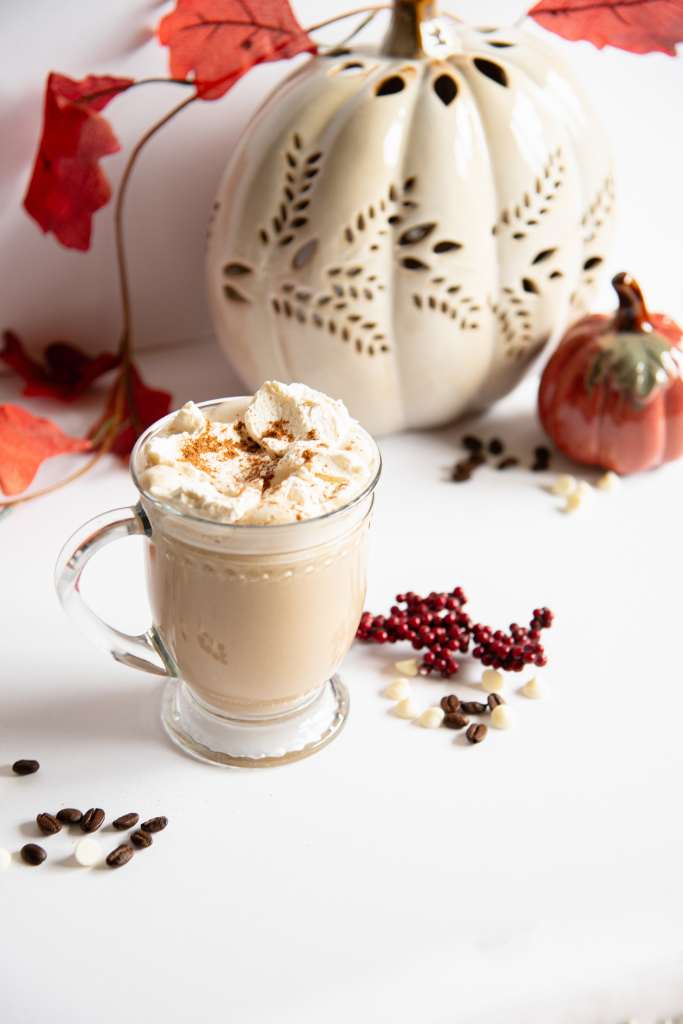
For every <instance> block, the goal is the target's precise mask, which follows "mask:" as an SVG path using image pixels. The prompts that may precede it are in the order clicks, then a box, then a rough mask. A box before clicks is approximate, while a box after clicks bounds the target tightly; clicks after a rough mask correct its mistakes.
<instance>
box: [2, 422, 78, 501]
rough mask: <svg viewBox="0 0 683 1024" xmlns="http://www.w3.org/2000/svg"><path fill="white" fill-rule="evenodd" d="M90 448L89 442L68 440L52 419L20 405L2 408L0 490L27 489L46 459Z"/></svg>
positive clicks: (76, 438) (74, 439) (11, 491)
mask: <svg viewBox="0 0 683 1024" xmlns="http://www.w3.org/2000/svg"><path fill="white" fill-rule="evenodd" d="M90 447H92V446H91V443H90V441H88V440H87V439H84V438H79V437H69V435H68V434H65V433H64V432H63V431H62V430H61V429H60V428H59V427H58V426H57V425H56V424H55V423H53V422H52V421H51V420H48V419H43V417H42V416H34V415H33V414H32V413H30V412H29V411H28V410H27V409H22V407H21V406H20V405H11V404H7V405H0V489H1V490H2V491H3V492H4V493H5V494H9V495H15V494H21V492H22V491H24V490H26V488H27V487H28V485H29V484H30V483H31V481H32V480H33V478H34V476H35V475H36V473H37V472H38V468H39V467H40V465H41V463H42V462H44V460H45V459H48V458H50V457H51V456H53V455H62V454H63V453H64V452H83V451H87V450H88V449H89V448H90Z"/></svg>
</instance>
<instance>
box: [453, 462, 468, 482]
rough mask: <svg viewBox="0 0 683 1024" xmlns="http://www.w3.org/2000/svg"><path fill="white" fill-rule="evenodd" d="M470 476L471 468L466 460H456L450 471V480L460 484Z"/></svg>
mask: <svg viewBox="0 0 683 1024" xmlns="http://www.w3.org/2000/svg"><path fill="white" fill-rule="evenodd" d="M471 476H472V468H471V466H470V465H469V463H467V462H456V464H455V466H454V467H453V469H452V471H451V480H453V482H454V483H456V484H462V483H464V482H465V480H469V478H470V477H471Z"/></svg>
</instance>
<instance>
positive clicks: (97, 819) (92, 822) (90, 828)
mask: <svg viewBox="0 0 683 1024" xmlns="http://www.w3.org/2000/svg"><path fill="white" fill-rule="evenodd" d="M103 821H104V811H103V810H102V808H101V807H91V808H90V810H88V811H86V812H85V814H84V815H83V817H82V818H81V829H82V831H83V832H97V830H98V828H99V827H100V825H101V824H102V822H103Z"/></svg>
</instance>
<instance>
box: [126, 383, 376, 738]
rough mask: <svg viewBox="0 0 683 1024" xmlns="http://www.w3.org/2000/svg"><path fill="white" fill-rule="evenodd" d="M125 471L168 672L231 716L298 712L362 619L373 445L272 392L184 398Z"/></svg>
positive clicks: (320, 408) (286, 392)
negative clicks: (137, 493)
mask: <svg viewBox="0 0 683 1024" xmlns="http://www.w3.org/2000/svg"><path fill="white" fill-rule="evenodd" d="M133 471H134V476H135V478H136V482H137V483H138V486H139V488H140V490H141V492H142V505H143V508H144V510H145V513H146V514H147V516H148V518H149V521H150V524H151V540H150V542H149V544H148V546H147V548H148V550H147V569H148V579H149V590H150V596H151V603H152V609H153V615H154V622H155V629H156V634H157V636H158V638H159V641H160V643H161V644H162V645H163V647H164V651H165V656H166V657H167V658H170V659H172V661H173V662H174V663H175V667H176V668H177V674H178V675H179V676H180V678H181V679H182V680H183V681H184V682H185V683H187V685H188V686H189V688H190V689H191V691H192V693H193V694H194V695H195V696H196V697H197V698H199V700H200V701H202V702H203V703H204V704H206V705H208V706H209V708H211V709H214V710H216V711H218V712H220V713H222V714H225V715H228V716H230V717H234V718H245V719H249V718H251V719H254V718H259V717H267V716H272V715H273V714H278V713H281V712H285V711H289V710H290V709H294V708H296V707H298V706H300V705H302V704H303V703H305V702H306V701H307V700H308V699H309V698H311V697H312V696H313V695H315V693H316V692H317V691H318V690H320V688H321V686H322V685H323V684H324V683H325V681H326V680H327V679H329V678H330V677H331V676H332V675H333V673H334V672H335V671H336V669H337V668H338V666H339V663H340V662H341V660H342V658H343V657H344V655H345V654H346V653H347V651H348V649H349V647H350V646H351V643H352V641H353V637H354V634H355V630H356V627H357V624H358V620H359V618H360V615H361V611H362V607H363V601H364V597H365V540H366V534H367V525H368V518H369V512H370V508H371V504H372V489H373V485H374V482H375V481H376V478H377V474H378V472H379V454H378V451H377V447H376V445H375V443H374V441H373V440H372V438H371V437H370V436H369V435H368V434H367V433H366V432H365V431H364V430H363V429H362V427H360V425H359V424H358V423H356V422H355V421H354V420H353V419H351V417H350V416H349V414H348V412H347V411H346V408H345V407H344V405H343V404H342V403H341V402H337V401H334V400H333V399H331V398H328V397H327V396H325V395H323V394H321V393H319V392H316V391H313V390H312V389H310V388H308V387H306V386H305V385H303V384H290V385H285V384H279V383H277V382H273V381H270V382H267V383H266V384H264V385H263V387H261V388H259V390H258V391H257V393H256V395H254V397H253V398H252V399H230V400H227V401H225V402H221V403H211V404H209V405H204V406H203V407H199V406H197V405H195V404H194V403H192V402H188V403H187V404H186V405H185V406H183V408H182V409H180V411H179V412H178V413H176V414H175V416H173V417H169V418H167V419H166V420H165V421H163V422H162V425H161V426H160V428H159V429H158V430H156V431H154V432H153V433H152V434H151V435H150V436H148V437H147V438H146V439H145V440H144V441H143V443H142V444H141V446H140V447H139V448H138V450H137V453H136V456H135V464H134V466H133Z"/></svg>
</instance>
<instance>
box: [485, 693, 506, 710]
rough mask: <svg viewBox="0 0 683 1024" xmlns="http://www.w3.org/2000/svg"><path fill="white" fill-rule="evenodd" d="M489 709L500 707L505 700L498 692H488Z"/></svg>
mask: <svg viewBox="0 0 683 1024" xmlns="http://www.w3.org/2000/svg"><path fill="white" fill-rule="evenodd" d="M487 703H488V706H489V709H490V710H491V711H493V709H494V708H497V707H500V705H501V704H504V703H505V701H504V700H503V698H502V697H501V695H500V694H499V693H490V694H489V695H488V698H487Z"/></svg>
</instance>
